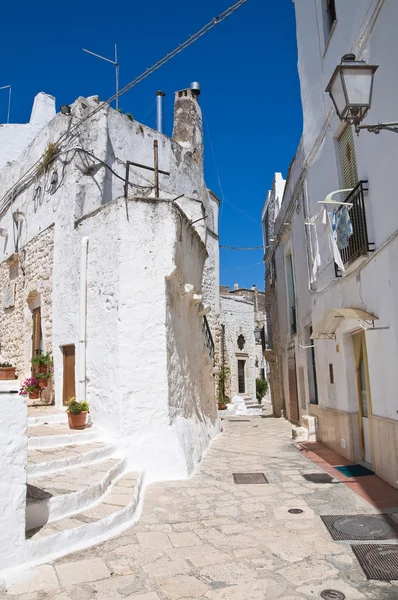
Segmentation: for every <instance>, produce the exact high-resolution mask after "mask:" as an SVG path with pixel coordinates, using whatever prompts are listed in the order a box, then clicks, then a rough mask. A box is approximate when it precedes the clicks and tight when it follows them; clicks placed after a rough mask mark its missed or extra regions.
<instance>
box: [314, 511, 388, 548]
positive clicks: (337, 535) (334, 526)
mask: <svg viewBox="0 0 398 600" xmlns="http://www.w3.org/2000/svg"><path fill="white" fill-rule="evenodd" d="M321 519H322V521H323V522H324V524H325V525H326V527H327V529H328V531H329V533H330V535H331V536H332V538H333V539H334V540H397V539H398V524H397V523H395V521H394V520H393V519H392V518H391V517H390V516H389V515H385V514H383V515H321ZM397 550H398V546H397Z"/></svg>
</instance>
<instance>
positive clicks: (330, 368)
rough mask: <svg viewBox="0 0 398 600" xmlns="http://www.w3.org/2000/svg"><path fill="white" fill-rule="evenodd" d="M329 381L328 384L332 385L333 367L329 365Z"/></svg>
mask: <svg viewBox="0 0 398 600" xmlns="http://www.w3.org/2000/svg"><path fill="white" fill-rule="evenodd" d="M329 380H330V383H334V371H333V365H332V364H331V363H330V364H329Z"/></svg>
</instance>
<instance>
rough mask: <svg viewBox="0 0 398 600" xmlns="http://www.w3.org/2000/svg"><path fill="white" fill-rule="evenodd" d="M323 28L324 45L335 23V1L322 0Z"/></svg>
mask: <svg viewBox="0 0 398 600" xmlns="http://www.w3.org/2000/svg"><path fill="white" fill-rule="evenodd" d="M322 4H323V6H322V8H323V11H322V12H323V27H324V32H325V43H327V41H328V38H329V35H330V32H331V30H332V27H333V24H334V22H335V21H337V14H336V3H335V0H322Z"/></svg>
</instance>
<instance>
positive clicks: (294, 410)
mask: <svg viewBox="0 0 398 600" xmlns="http://www.w3.org/2000/svg"><path fill="white" fill-rule="evenodd" d="M288 377H289V408H290V415H289V418H290V421H291V422H292V423H296V424H297V423H298V422H299V416H300V415H299V406H298V393H297V377H296V357H295V355H294V354H289V356H288Z"/></svg>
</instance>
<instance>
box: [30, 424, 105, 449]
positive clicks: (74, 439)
mask: <svg viewBox="0 0 398 600" xmlns="http://www.w3.org/2000/svg"><path fill="white" fill-rule="evenodd" d="M28 437H29V440H28V448H29V449H33V448H58V447H59V446H73V445H75V444H90V443H91V442H94V441H101V440H103V439H104V432H103V431H102V430H101V429H98V428H97V427H95V425H92V426H91V427H86V429H82V430H76V429H69V426H68V424H66V423H49V424H43V425H34V426H33V427H28Z"/></svg>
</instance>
